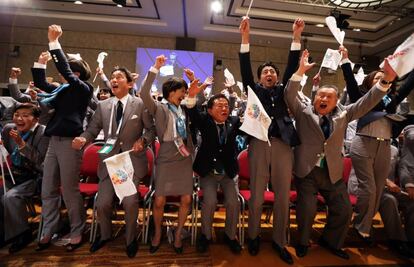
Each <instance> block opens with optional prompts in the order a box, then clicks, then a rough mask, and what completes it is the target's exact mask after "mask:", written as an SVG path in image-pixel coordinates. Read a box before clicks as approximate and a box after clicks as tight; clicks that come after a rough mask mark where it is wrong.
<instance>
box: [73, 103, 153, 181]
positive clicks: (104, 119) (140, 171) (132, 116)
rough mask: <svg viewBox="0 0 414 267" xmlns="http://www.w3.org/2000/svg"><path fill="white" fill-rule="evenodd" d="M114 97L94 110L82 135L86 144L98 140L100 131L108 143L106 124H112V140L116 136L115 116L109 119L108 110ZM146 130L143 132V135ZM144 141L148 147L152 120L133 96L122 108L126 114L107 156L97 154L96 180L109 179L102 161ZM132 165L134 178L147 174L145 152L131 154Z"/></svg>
mask: <svg viewBox="0 0 414 267" xmlns="http://www.w3.org/2000/svg"><path fill="white" fill-rule="evenodd" d="M115 102H116V98H115V97H111V98H109V99H106V100H104V101H102V102H99V103H98V106H97V109H96V111H95V113H94V115H93V116H92V119H91V122H90V123H89V125H88V127H87V129H86V130H85V132H84V133H82V134H81V136H82V137H85V138H86V140H87V141H88V142H92V141H93V140H95V138H96V137H97V136H98V134H99V132H100V131H101V130H103V132H104V140H107V139H108V137H109V136H108V132H109V123H110V121H111V120H112V136H115V133H116V130H117V126H116V120H115V115H113V116H112V118H111V109H112V107H113V106H114V105H115V104H114V103H115ZM113 114H116V108H115V107H114V113H113ZM144 129H145V132H144ZM141 136H142V137H143V138H144V139H145V143H146V144H150V143H151V142H152V141H153V139H154V126H153V120H152V118H151V116H150V115H149V114H148V111H147V110H146V109H145V107H144V104H143V103H142V100H141V99H140V98H137V97H135V96H131V95H129V96H128V100H127V103H126V106H125V111H124V114H123V117H122V123H121V128H120V131H119V135H118V138H117V141H116V143H115V145H114V147H113V149H112V151H111V152H109V153H108V154H106V155H104V154H100V160H101V161H100V162H99V167H98V176H99V178H100V179H105V178H107V177H108V171H107V169H106V166H105V164H104V163H103V160H104V159H106V158H108V157H111V156H113V155H115V154H118V153H119V152H121V151H127V150H130V149H131V148H132V146H133V144H134V143H135V141H137V140H138V139H139V138H140V137H141ZM130 156H131V160H132V164H133V166H134V176H135V177H136V178H137V179H139V178H142V177H144V176H145V175H146V174H147V157H146V152H145V149H144V151H141V152H139V153H134V152H131V153H130Z"/></svg>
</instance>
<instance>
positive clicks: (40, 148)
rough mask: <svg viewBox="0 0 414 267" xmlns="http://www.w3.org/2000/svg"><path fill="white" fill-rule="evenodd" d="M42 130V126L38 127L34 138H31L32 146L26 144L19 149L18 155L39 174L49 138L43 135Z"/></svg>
mask: <svg viewBox="0 0 414 267" xmlns="http://www.w3.org/2000/svg"><path fill="white" fill-rule="evenodd" d="M44 129H45V128H44V126H40V125H39V126H38V131H37V132H36V136H34V137H33V138H34V142H33V145H31V144H29V143H26V145H25V146H24V147H23V148H22V149H20V154H21V155H23V156H24V157H25V158H27V159H28V160H29V161H30V162H32V163H33V165H34V166H36V168H37V169H38V171H40V172H43V169H42V166H43V161H44V159H45V156H46V151H47V148H48V146H49V137H48V136H45V135H44Z"/></svg>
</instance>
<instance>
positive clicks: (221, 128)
mask: <svg viewBox="0 0 414 267" xmlns="http://www.w3.org/2000/svg"><path fill="white" fill-rule="evenodd" d="M217 126H218V127H219V143H220V145H224V143H225V142H226V136H225V133H224V124H217Z"/></svg>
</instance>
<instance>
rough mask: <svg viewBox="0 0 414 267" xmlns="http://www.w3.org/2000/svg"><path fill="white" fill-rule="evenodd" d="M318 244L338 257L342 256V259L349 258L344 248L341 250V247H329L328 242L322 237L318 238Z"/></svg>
mask: <svg viewBox="0 0 414 267" xmlns="http://www.w3.org/2000/svg"><path fill="white" fill-rule="evenodd" d="M318 244H319V245H320V246H321V247H324V248H326V249H327V250H329V251H330V252H331V253H332V254H334V255H335V256H338V257H340V258H342V259H344V260H349V255H348V253H346V251H345V250H343V249H337V248H333V247H331V246H330V245H329V244H328V242H326V240H325V239H323V238H320V239H319V241H318Z"/></svg>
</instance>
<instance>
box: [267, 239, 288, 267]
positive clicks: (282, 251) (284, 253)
mask: <svg viewBox="0 0 414 267" xmlns="http://www.w3.org/2000/svg"><path fill="white" fill-rule="evenodd" d="M272 248H273V249H274V250H275V251H276V252H277V253H278V254H279V257H280V258H281V259H282V261H284V262H286V263H287V264H289V265H292V264H293V259H292V255H290V253H289V251H288V250H287V249H286V248H285V247H283V248H282V247H281V246H279V245H278V244H276V243H275V241H272Z"/></svg>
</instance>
